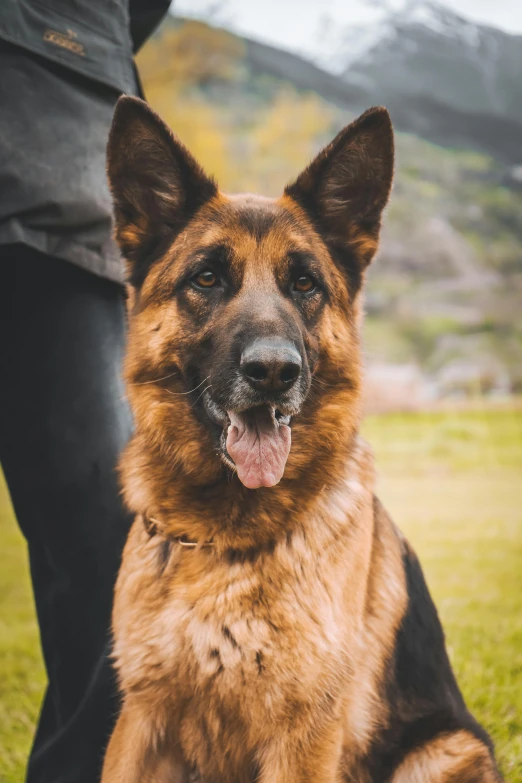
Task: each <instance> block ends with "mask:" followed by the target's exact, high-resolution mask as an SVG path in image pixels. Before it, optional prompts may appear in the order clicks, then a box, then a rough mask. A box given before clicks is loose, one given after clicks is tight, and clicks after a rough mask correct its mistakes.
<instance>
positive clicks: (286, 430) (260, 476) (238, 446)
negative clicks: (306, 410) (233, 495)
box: [227, 407, 292, 489]
mask: <svg viewBox="0 0 522 783" xmlns="http://www.w3.org/2000/svg"><path fill="white" fill-rule="evenodd" d="M228 416H229V418H230V426H229V428H228V432H227V451H228V453H229V455H230V456H231V458H232V459H233V460H234V462H235V464H236V469H237V475H238V476H239V480H240V481H241V482H242V483H243V484H244V485H245V487H247V488H248V489H259V487H273V486H275V484H277V483H278V482H279V481H281V478H282V477H283V473H284V470H285V465H286V461H287V459H288V455H289V453H290V444H291V440H292V433H291V430H290V427H289V426H288V425H287V424H279V422H278V421H277V420H276V418H275V416H274V414H273V411H272V410H270V408H267V407H265V408H253V409H252V410H249V411H246V412H245V413H233V412H231V411H229V412H228Z"/></svg>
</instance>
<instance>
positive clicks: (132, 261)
mask: <svg viewBox="0 0 522 783" xmlns="http://www.w3.org/2000/svg"><path fill="white" fill-rule="evenodd" d="M107 175H108V179H109V186H110V189H111V192H112V197H113V202H114V217H115V223H116V231H115V235H116V240H117V242H118V244H119V246H120V249H121V251H122V253H123V256H124V257H125V259H126V261H127V263H128V267H129V282H130V283H131V284H133V285H134V286H139V285H140V284H141V283H142V282H143V280H144V278H145V276H146V274H147V271H148V268H149V267H150V264H151V263H152V262H153V261H155V260H156V259H157V258H158V257H159V256H160V255H161V253H162V252H164V250H166V248H167V246H168V244H169V243H170V242H172V241H173V240H174V238H175V236H176V234H178V233H179V232H180V231H181V230H182V229H183V227H184V226H185V225H186V224H187V222H188V221H189V220H190V218H191V217H193V215H194V214H195V213H196V212H197V210H198V209H199V208H200V207H201V206H202V205H203V204H204V203H205V202H206V201H208V200H209V199H211V198H212V197H213V196H214V195H215V194H216V193H217V187H216V184H215V182H214V181H213V180H212V179H211V178H210V177H208V176H207V175H206V174H205V173H204V171H203V170H202V168H201V167H200V166H199V164H198V163H197V162H196V161H195V160H194V158H193V157H192V155H191V154H190V152H189V151H188V150H187V149H186V147H185V146H184V145H183V144H182V143H181V142H180V141H179V140H178V139H177V138H176V137H175V136H174V135H173V133H171V131H170V130H169V128H168V127H167V126H166V125H165V123H164V122H163V121H162V120H161V119H160V118H159V117H158V115H157V114H156V113H155V112H154V111H152V109H151V108H150V107H149V106H148V105H147V104H146V103H145V102H144V101H142V100H140V99H139V98H132V97H130V96H123V97H122V98H120V99H119V101H118V103H117V104H116V110H115V112H114V119H113V121H112V127H111V130H110V133H109V142H108V146H107Z"/></svg>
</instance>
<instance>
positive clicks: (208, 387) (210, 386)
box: [191, 383, 212, 408]
mask: <svg viewBox="0 0 522 783" xmlns="http://www.w3.org/2000/svg"><path fill="white" fill-rule="evenodd" d="M200 385H201V384H200ZM211 388H212V384H211V383H209V385H208V386H205V388H204V389H203V391H202V392H201V394H200V395H198V397H197V399H196V400H194V402H193V403H192V405H191V407H192V408H193V407H194V405H195V404H196V403H197V402H198V401H199V400H200V399H201V398H202V397H203V395H204V394H205V392H207V391H208V390H209V389H211Z"/></svg>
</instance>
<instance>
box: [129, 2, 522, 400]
mask: <svg viewBox="0 0 522 783" xmlns="http://www.w3.org/2000/svg"><path fill="white" fill-rule="evenodd" d="M448 18H450V17H448ZM451 18H453V17H451ZM457 19H458V17H457ZM410 22H411V24H412V25H413V28H415V35H419V36H420V35H421V34H422V35H426V36H427V37H428V38H429V36H430V35H432V34H433V35H436V36H442V35H444V36H445V37H447V38H448V39H451V40H450V41H449V42H447V47H448V49H447V51H448V52H449V51H450V49H451V46H450V43H451V41H453V40H454V42H457V43H455V48H456V49H457V50H458V48H459V44H458V41H461V43H460V48H461V49H463V50H464V49H465V41H464V40H463V38H462V35H463V34H462V31H460V32H459V33H458V35H459V36H460V37H458V36H457V33H456V32H455V35H454V39H453V38H452V37H451V36H452V35H453V33H450V32H448V31H446V32H444V31H441V30H440V29H436V30H431V28H428V25H427V23H426V20H425V19H424V21H422V24H421V21H420V20H419V21H418V22H415V24H413V21H412V20H410ZM410 22H408V24H410ZM401 24H402V22H401ZM430 24H432V21H430ZM448 24H449V22H448ZM397 25H398V22H397V21H396V27H397ZM432 26H433V24H432ZM449 26H450V27H451V25H449ZM413 28H412V29H413ZM421 28H422V29H421ZM394 29H395V28H394ZM397 29H398V27H397ZM408 29H409V28H408ZM445 29H446V28H445ZM430 30H431V32H430ZM481 30H482V28H481ZM374 32H375V31H374ZM378 32H379V35H382V34H383V32H384V28H383V27H382V26H381V27H380V28H379V31H378ZM387 34H388V35H389V37H388V38H387V39H386V40H388V41H389V42H390V48H389V49H388V50H386V47H385V46H384V44H383V45H382V47H381V46H380V45H377V43H376V39H375V38H374V39H373V45H368V43H369V42H370V44H371V41H370V38H369V37H368V36H367V37H366V38H365V43H366V45H367V48H366V50H365V52H366V53H365V52H362V51H360V52H359V54H358V56H357V58H356V63H357V66H355V64H354V62H352V63H351V64H350V66H349V68H348V69H347V70H345V72H344V73H343V76H342V77H341V76H335V75H333V74H332V73H330V72H328V71H327V70H325V69H322V68H320V67H319V66H317V65H316V64H313V63H311V62H308V61H307V60H305V59H303V58H301V57H298V56H296V55H295V54H291V53H288V52H285V51H282V50H279V49H277V48H274V47H271V46H268V45H266V44H262V43H259V42H256V41H252V40H249V39H246V38H243V37H241V36H237V35H234V34H232V33H230V32H228V31H226V30H222V29H216V28H213V27H212V26H209V25H205V24H203V23H200V22H194V21H186V20H180V19H172V18H171V19H169V20H168V21H167V23H166V24H165V25H164V26H163V28H162V29H161V30H160V32H159V33H158V35H156V36H155V37H154V38H153V39H152V41H150V42H149V44H148V45H147V46H146V47H145V49H144V51H143V52H142V53H141V54H140V56H139V66H140V70H141V73H142V76H143V80H144V84H145V92H146V94H147V96H148V99H149V101H150V102H151V104H152V105H153V106H154V107H155V108H156V110H157V111H158V112H159V113H160V114H161V115H162V116H163V117H164V118H165V119H166V121H167V122H168V123H169V124H170V125H171V127H172V128H173V130H174V131H175V132H176V133H177V134H178V135H179V136H180V137H181V139H182V141H184V142H185V143H186V144H187V145H188V147H189V148H190V149H191V150H192V151H193V153H194V154H195V155H196V157H197V158H198V159H199V160H200V162H201V163H202V164H203V166H204V167H205V168H206V169H208V170H209V171H210V172H211V173H213V174H214V175H215V176H216V178H217V180H218V182H219V183H220V185H221V186H222V187H223V188H224V189H225V190H226V191H229V192H230V191H236V192H237V191H239V192H241V191H243V192H244V191H253V192H259V193H265V194H266V195H278V194H279V193H280V192H281V189H282V187H283V186H284V184H285V182H287V181H289V180H290V179H292V178H294V177H295V175H296V173H297V172H298V171H299V170H300V168H302V167H304V166H305V165H306V164H307V163H308V161H309V160H310V158H311V157H312V156H313V155H314V154H315V153H316V152H317V151H318V150H319V149H320V147H321V146H322V145H324V144H325V143H327V142H328V141H329V140H330V139H331V138H332V137H333V136H334V135H335V133H337V131H338V130H339V129H340V128H341V127H342V126H343V125H345V124H346V123H347V122H349V121H350V120H351V119H352V118H353V117H354V116H356V115H357V114H358V113H359V112H361V111H363V110H365V109H367V108H368V107H369V106H370V105H372V104H375V103H377V102H382V103H385V104H386V105H388V106H389V107H390V108H391V111H392V116H393V119H394V123H395V127H396V129H397V130H399V131H401V130H404V131H407V132H405V133H402V132H398V133H397V136H396V146H397V171H396V178H395V185H394V191H393V196H392V199H391V204H390V206H389V208H388V210H387V215H386V220H385V227H384V231H383V238H382V243H381V249H380V252H379V257H378V259H377V260H376V263H375V264H373V265H372V268H371V271H370V275H369V285H368V290H367V319H366V326H365V342H366V348H367V353H368V358H369V362H370V363H371V364H373V366H376V367H380V368H381V369H380V373H381V375H380V376H379V377H380V378H381V380H379V382H378V384H377V386H378V387H379V388H380V389H381V388H382V387H383V383H382V378H383V377H386V378H387V379H388V380H387V381H386V384H384V385H385V386H387V387H388V388H391V385H392V383H391V381H390V379H391V378H393V377H394V373H395V371H393V372H392V371H389V370H388V369H386V370H383V369H382V368H383V366H384V367H396V368H399V369H397V372H396V373H395V376H396V378H397V384H398V385H397V389H399V391H397V394H396V395H395V396H396V397H401V398H404V397H405V395H406V396H407V395H410V396H413V395H414V394H418V392H417V391H415V392H414V391H413V389H414V388H415V389H418V388H419V383H417V380H415V379H418V378H422V379H423V387H424V391H425V392H427V393H428V394H430V395H432V396H437V395H438V396H444V395H447V394H461V393H470V392H477V391H479V392H491V393H504V392H505V391H507V390H509V389H511V390H518V391H522V319H521V318H520V310H521V304H522V165H520V164H521V163H522V121H519V118H518V116H515V110H513V112H512V116H508V115H507V110H508V108H509V106H508V104H509V100H508V97H506V98H505V101H506V109H505V111H504V113H501V112H500V111H498V110H497V111H496V113H495V111H494V110H493V108H491V104H489V105H488V107H487V111H486V110H485V111H484V112H482V113H478V112H476V111H475V108H476V106H475V104H473V102H472V101H471V98H468V103H467V104H466V108H464V107H462V108H457V107H456V106H457V100H456V98H455V97H454V96H455V95H456V92H455V89H454V85H450V86H448V90H447V94H444V92H443V87H444V84H443V82H444V80H443V79H441V88H440V91H439V92H438V93H437V96H436V97H434V96H433V94H431V93H430V92H429V91H426V93H423V94H421V93H420V92H417V93H416V92H415V90H420V89H421V85H422V80H421V79H417V74H415V75H414V76H412V79H411V82H410V84H411V85H413V86H412V87H411V90H410V87H408V86H407V84H406V78H405V77H404V78H403V77H402V76H401V77H399V75H398V74H399V69H400V68H403V69H404V72H405V73H406V72H407V71H408V68H406V66H405V65H404V62H403V61H402V60H400V57H399V53H400V52H399V50H397V53H396V55H393V56H396V59H397V72H396V73H397V76H396V78H391V77H390V73H391V71H392V64H391V61H392V60H393V57H392V54H393V52H394V51H395V50H394V48H393V46H395V44H393V46H392V43H393V41H395V38H393V36H391V34H390V33H389V30H388V33H387ZM409 34H410V33H408V35H409ZM412 34H413V33H412ZM401 35H402V33H401ZM481 35H482V32H481ZM500 35H502V34H500ZM505 37H506V38H507V39H509V40H511V39H510V37H509V36H505ZM468 38H469V41H473V40H476V39H475V38H474V37H473V35H472V34H471V32H469V33H468ZM379 40H381V41H384V39H382V38H380V39H379ZM466 40H467V39H466ZM480 40H482V39H480ZM516 40H519V39H516ZM395 43H396V41H395ZM470 46H471V44H470ZM406 48H407V47H406ZM422 48H423V49H424V50H425V51H426V52H427V50H428V47H427V44H426V45H423V46H422ZM436 49H437V47H436V46H435V44H434V51H433V55H432V61H435V60H436V57H435V55H436ZM386 51H388V55H387V56H389V58H390V65H389V68H388V66H385V65H384V64H383V65H382V66H381V67H382V69H383V71H386V74H385V76H383V83H384V82H386V84H388V83H389V85H391V86H389V87H387V88H386V89H387V90H388V93H389V94H388V97H386V96H385V95H384V93H379V94H377V90H378V89H381V87H380V86H379V85H378V83H379V79H378V78H377V77H378V73H379V71H378V69H377V68H376V66H375V65H374V62H373V61H374V59H375V58H376V57H380V56H381V55H382V57H384V56H385V52H386ZM412 51H413V50H412ZM332 53H335V52H334V47H332ZM464 54H465V53H462V52H461V56H462V57H464ZM457 55H458V52H456V53H455V55H454V57H455V63H457V64H456V65H455V68H456V70H457V71H458V70H459V68H460V67H461V66H459V65H458V59H457ZM332 56H333V55H332ZM336 56H337V55H336ZM401 56H402V55H401ZM417 56H419V57H420V55H419V54H418V55H417ZM445 58H446V59H449V54H447V55H445ZM445 58H443V60H444V59H445ZM399 61H400V62H399ZM345 62H346V61H345ZM415 67H416V66H415ZM419 67H420V66H419ZM462 67H463V66H462ZM477 67H478V66H477ZM387 68H388V70H387ZM426 68H427V69H428V70H429V68H428V66H426ZM356 69H357V78H355V76H354V77H353V78H352V76H350V74H352V73H355V70H356ZM372 69H373V70H372ZM412 69H413V70H414V67H413V65H412ZM433 70H435V67H434V68H433ZM363 71H364V73H363ZM477 73H478V71H477ZM363 76H364V78H363ZM348 77H349V78H348ZM370 77H371V78H370ZM432 78H433V82H434V83H435V82H436V81H437V80H436V78H435V75H433V74H432ZM372 79H373V82H372ZM401 82H402V84H401V89H400V90H399V88H398V87H397V86H396V85H397V84H398V83H401ZM430 84H431V83H430ZM462 84H463V85H464V86H463V87H462V89H463V91H465V82H464V80H463V82H462ZM392 87H393V89H392ZM516 88H517V85H515V86H514V87H513V89H516ZM383 89H384V88H383ZM430 89H431V88H430ZM433 89H434V88H433ZM477 89H478V88H477ZM506 96H507V88H506ZM513 100H515V99H514V98H513ZM451 101H453V104H452V102H451ZM400 368H402V369H400ZM412 379H413V380H412ZM400 389H402V391H400ZM407 389H410V392H408V391H407ZM403 402H405V401H404V399H403Z"/></svg>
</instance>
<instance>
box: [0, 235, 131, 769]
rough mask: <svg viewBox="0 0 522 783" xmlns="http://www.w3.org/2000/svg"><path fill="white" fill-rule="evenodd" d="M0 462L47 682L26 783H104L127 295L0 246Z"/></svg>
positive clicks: (111, 698) (124, 427)
mask: <svg viewBox="0 0 522 783" xmlns="http://www.w3.org/2000/svg"><path fill="white" fill-rule="evenodd" d="M0 275H1V279H2V282H1V285H0V297H1V300H0V304H1V307H0V318H1V329H0V341H1V343H0V345H1V353H0V361H1V364H2V373H1V374H2V380H1V383H0V394H1V399H0V460H1V462H2V466H3V470H4V473H5V477H6V479H7V483H8V486H9V490H10V493H11V498H12V502H13V505H14V509H15V512H16V516H17V519H18V522H19V525H20V528H21V530H22V532H23V534H24V536H25V538H26V540H27V544H28V550H29V559H30V567H31V577H32V583H33V589H34V596H35V602H36V610H37V614H38V622H39V626H40V635H41V642H42V650H43V656H44V661H45V667H46V669H47V675H48V687H47V691H46V694H45V699H44V702H43V706H42V711H41V715H40V720H39V724H38V729H37V732H36V737H35V740H34V745H33V749H32V752H31V757H30V761H29V767H28V775H27V781H28V783H96V781H97V779H98V778H99V774H100V770H101V764H102V759H103V752H104V749H105V746H106V744H107V740H108V736H109V734H110V731H111V728H112V725H113V722H114V719H115V717H116V715H117V710H118V699H117V691H116V683H115V677H114V673H113V671H112V669H111V666H110V661H109V658H108V651H109V628H110V614H111V604H112V592H113V586H114V581H115V578H116V575H117V570H118V566H119V562H120V555H121V550H122V547H123V544H124V541H125V538H126V535H127V531H128V528H129V524H130V518H129V515H128V514H127V513H126V512H125V511H124V510H123V507H122V503H121V500H120V495H119V488H118V481H117V475H116V472H115V467H116V462H117V458H118V454H119V452H120V450H121V448H122V447H123V446H124V444H125V442H126V441H127V439H128V437H129V434H130V431H131V418H130V414H129V410H128V407H127V405H126V402H125V399H124V390H123V386H122V381H121V379H120V371H121V358H122V352H123V344H124V336H125V308H124V301H123V291H122V288H121V287H120V286H118V285H117V284H115V283H112V282H110V281H107V280H103V279H101V278H97V277H95V276H94V275H91V274H89V273H88V272H85V271H83V270H81V269H78V268H76V267H74V266H72V265H71V264H67V263H66V262H64V261H60V260H57V259H53V258H50V257H47V256H44V255H43V254H40V253H37V252H36V251H33V250H30V249H29V248H26V247H24V246H23V245H15V246H3V247H0Z"/></svg>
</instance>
